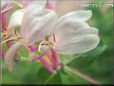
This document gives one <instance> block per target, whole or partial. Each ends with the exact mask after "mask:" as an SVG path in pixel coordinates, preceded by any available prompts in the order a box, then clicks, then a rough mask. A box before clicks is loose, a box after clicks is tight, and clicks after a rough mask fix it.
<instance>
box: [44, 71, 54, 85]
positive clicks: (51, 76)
mask: <svg viewBox="0 0 114 86" xmlns="http://www.w3.org/2000/svg"><path fill="white" fill-rule="evenodd" d="M55 74H56V73H54V74H52V75H51V76H50V77H49V78H48V79H47V80H46V81H45V82H44V84H47V83H48V82H49V81H50V80H51V79H52V78H53V77H54V76H55Z"/></svg>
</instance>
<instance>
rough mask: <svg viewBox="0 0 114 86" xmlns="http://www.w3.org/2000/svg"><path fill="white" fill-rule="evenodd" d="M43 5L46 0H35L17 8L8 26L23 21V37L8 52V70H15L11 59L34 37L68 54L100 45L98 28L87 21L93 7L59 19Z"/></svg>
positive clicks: (10, 26)
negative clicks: (39, 1) (37, 2)
mask: <svg viewBox="0 0 114 86" xmlns="http://www.w3.org/2000/svg"><path fill="white" fill-rule="evenodd" d="M36 1H37V0H36ZM37 6H38V7H37ZM44 7H45V0H43V1H42V2H41V3H40V4H36V2H32V3H31V5H29V6H27V7H26V9H24V10H23V9H22V10H17V11H16V12H14V13H13V14H12V16H11V19H10V22H9V27H8V28H9V29H12V28H15V26H17V25H20V26H21V31H20V36H21V37H22V39H21V40H19V41H17V42H16V43H15V44H14V45H13V46H12V47H11V48H10V49H9V50H8V51H7V53H6V58H5V59H6V60H5V61H6V63H7V64H8V66H9V70H12V65H11V64H12V60H13V58H14V57H15V54H16V52H17V51H18V49H19V48H20V47H22V46H27V45H29V44H32V43H34V42H35V41H41V42H42V40H43V42H44V45H45V43H47V44H48V45H47V44H46V45H45V46H49V49H52V48H53V50H54V51H56V53H59V54H69V55H72V54H80V53H85V52H88V51H90V50H92V49H94V48H95V47H96V46H97V45H98V43H99V41H100V39H99V37H98V29H96V28H93V27H90V26H89V25H88V24H87V23H86V21H87V20H88V19H90V17H91V16H92V12H91V11H90V10H78V11H73V12H70V13H68V14H66V15H64V16H62V17H60V18H59V19H57V14H56V13H55V12H54V11H52V10H49V9H43V8H44ZM17 20H18V21H17ZM47 36H48V40H46V37H47ZM44 45H41V46H43V48H45V47H44ZM46 48H47V47H46Z"/></svg>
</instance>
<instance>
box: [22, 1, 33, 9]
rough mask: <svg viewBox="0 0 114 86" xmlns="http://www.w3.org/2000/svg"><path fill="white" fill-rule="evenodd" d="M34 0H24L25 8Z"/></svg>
mask: <svg viewBox="0 0 114 86" xmlns="http://www.w3.org/2000/svg"><path fill="white" fill-rule="evenodd" d="M31 1H32V0H24V1H23V8H26V7H27V6H28V5H30V3H31Z"/></svg>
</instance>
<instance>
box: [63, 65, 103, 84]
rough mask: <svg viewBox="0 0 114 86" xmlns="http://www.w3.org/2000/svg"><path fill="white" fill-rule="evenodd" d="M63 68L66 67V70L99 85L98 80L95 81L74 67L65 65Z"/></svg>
mask: <svg viewBox="0 0 114 86" xmlns="http://www.w3.org/2000/svg"><path fill="white" fill-rule="evenodd" d="M65 69H67V70H68V71H70V72H72V73H74V74H76V75H78V76H80V77H81V78H83V79H85V80H87V81H89V82H90V83H92V84H95V85H101V83H100V82H99V81H96V80H95V79H93V78H91V77H89V76H87V75H85V74H83V73H81V72H80V71H79V70H78V69H76V68H72V67H68V66H65Z"/></svg>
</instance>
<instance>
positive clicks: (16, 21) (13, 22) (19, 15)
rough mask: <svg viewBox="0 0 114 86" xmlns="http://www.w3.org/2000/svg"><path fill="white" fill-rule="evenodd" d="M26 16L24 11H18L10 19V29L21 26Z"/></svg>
mask: <svg viewBox="0 0 114 86" xmlns="http://www.w3.org/2000/svg"><path fill="white" fill-rule="evenodd" d="M23 16H24V12H23V9H19V10H16V11H15V12H14V13H13V14H12V15H11V17H10V20H9V26H8V29H11V28H15V27H17V26H21V24H22V19H23Z"/></svg>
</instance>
